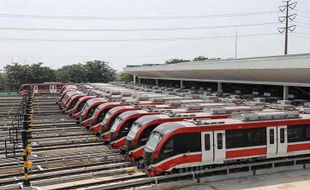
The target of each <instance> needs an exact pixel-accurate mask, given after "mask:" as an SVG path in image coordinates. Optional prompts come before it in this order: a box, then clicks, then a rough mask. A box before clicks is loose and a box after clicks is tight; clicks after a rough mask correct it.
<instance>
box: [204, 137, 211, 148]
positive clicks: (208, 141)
mask: <svg viewBox="0 0 310 190" xmlns="http://www.w3.org/2000/svg"><path fill="white" fill-rule="evenodd" d="M205 150H210V134H205Z"/></svg>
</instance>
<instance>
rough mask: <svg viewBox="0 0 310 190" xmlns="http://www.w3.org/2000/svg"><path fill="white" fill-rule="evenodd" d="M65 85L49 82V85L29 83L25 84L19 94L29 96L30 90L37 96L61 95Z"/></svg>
mask: <svg viewBox="0 0 310 190" xmlns="http://www.w3.org/2000/svg"><path fill="white" fill-rule="evenodd" d="M64 85H66V84H65V83H57V82H47V83H29V84H23V85H22V86H21V87H20V89H19V90H18V93H19V94H22V95H23V94H27V93H28V91H29V90H33V92H34V93H36V94H46V93H60V91H61V88H62V87H63V86H64Z"/></svg>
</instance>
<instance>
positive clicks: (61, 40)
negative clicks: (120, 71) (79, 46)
mask: <svg viewBox="0 0 310 190" xmlns="http://www.w3.org/2000/svg"><path fill="white" fill-rule="evenodd" d="M270 35H279V33H256V34H243V35H238V37H254V36H270ZM233 37H235V35H221V36H197V37H176V38H136V39H134V38H133V39H37V38H0V41H23V42H42V41H45V42H148V41H181V40H184V41H186V40H203V39H218V38H233Z"/></svg>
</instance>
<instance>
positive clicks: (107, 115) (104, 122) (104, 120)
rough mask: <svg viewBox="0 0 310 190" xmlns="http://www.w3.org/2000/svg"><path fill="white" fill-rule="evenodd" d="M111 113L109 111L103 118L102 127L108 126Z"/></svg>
mask: <svg viewBox="0 0 310 190" xmlns="http://www.w3.org/2000/svg"><path fill="white" fill-rule="evenodd" d="M111 114H112V113H111V112H110V111H108V113H107V114H106V115H105V116H104V118H103V120H102V122H101V124H102V125H105V124H106V122H107V121H108V119H109V117H110V116H111Z"/></svg>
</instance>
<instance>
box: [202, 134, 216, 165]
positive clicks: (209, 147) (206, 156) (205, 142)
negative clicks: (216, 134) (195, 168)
mask: <svg viewBox="0 0 310 190" xmlns="http://www.w3.org/2000/svg"><path fill="white" fill-rule="evenodd" d="M201 145H202V146H201V148H202V150H201V152H202V161H203V162H204V163H213V160H214V143H213V131H208V132H202V133H201Z"/></svg>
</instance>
